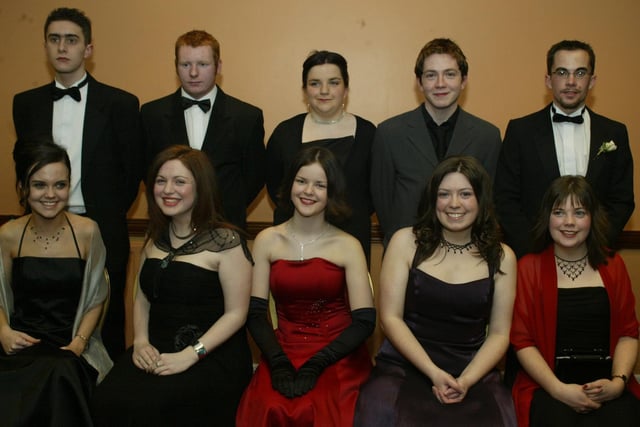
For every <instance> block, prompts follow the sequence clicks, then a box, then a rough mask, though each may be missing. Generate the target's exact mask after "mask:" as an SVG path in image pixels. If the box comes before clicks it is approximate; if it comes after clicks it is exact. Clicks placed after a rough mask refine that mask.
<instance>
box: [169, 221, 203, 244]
mask: <svg viewBox="0 0 640 427" xmlns="http://www.w3.org/2000/svg"><path fill="white" fill-rule="evenodd" d="M169 228H171V232H172V233H173V236H174V237H175V238H177V239H180V240H185V239H188V238H189V237H191V236H193V235H194V234H196V230H197V229H198V228H197V227H194V226H191V230H190V232H189V234H187V235H185V236H179V235H178V233H176V226H175V225H174V224H173V221H171V223H170V224H169Z"/></svg>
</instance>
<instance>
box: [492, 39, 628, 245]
mask: <svg viewBox="0 0 640 427" xmlns="http://www.w3.org/2000/svg"><path fill="white" fill-rule="evenodd" d="M595 62H596V60H595V53H594V52H593V49H592V48H591V46H589V45H588V44H587V43H584V42H581V41H576V40H564V41H561V42H559V43H556V44H555V45H553V46H552V47H551V49H550V50H549V52H548V53H547V75H546V77H545V82H546V86H547V87H548V88H549V89H550V90H551V92H552V95H553V102H552V103H551V104H550V105H547V106H546V107H544V108H543V109H542V110H541V111H538V112H536V113H533V114H531V115H528V116H525V117H522V118H519V119H514V120H511V121H510V122H509V125H508V126H507V130H506V133H505V137H504V141H503V144H502V150H501V153H500V159H499V161H498V168H497V171H496V178H495V188H494V191H495V200H496V208H497V211H498V214H499V216H500V223H501V225H502V228H503V231H504V235H505V241H506V242H507V244H509V246H511V248H512V249H513V250H514V251H515V253H516V255H517V256H518V257H521V256H523V255H524V254H526V253H527V252H529V251H530V250H531V248H530V245H531V241H530V235H531V229H532V228H533V225H534V223H535V220H536V217H537V215H538V210H539V209H540V204H541V202H542V197H543V195H544V192H545V191H546V189H547V188H548V187H549V185H550V184H551V182H552V181H553V180H554V179H555V178H557V177H559V176H561V175H582V176H585V177H586V179H587V181H589V183H590V184H591V186H592V187H593V188H594V190H595V192H596V194H597V195H598V197H599V198H600V201H601V202H602V203H603V205H604V206H605V208H606V210H607V213H608V217H609V221H610V230H609V243H610V245H612V246H614V245H615V242H616V240H617V238H618V236H619V235H620V232H621V231H622V229H623V228H624V226H625V224H626V223H627V221H628V220H629V217H630V216H631V213H632V212H633V209H634V206H635V204H634V198H633V160H632V158H631V151H630V149H629V137H628V134H627V128H626V127H625V125H623V124H622V123H619V122H616V121H613V120H610V119H608V118H606V117H603V116H601V115H599V114H596V113H594V112H593V111H592V110H590V109H589V108H587V107H586V106H585V101H586V98H587V95H588V93H589V90H590V89H591V88H592V87H593V85H594V84H595V82H596V75H595V74H594V72H595Z"/></svg>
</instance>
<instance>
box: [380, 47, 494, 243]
mask: <svg viewBox="0 0 640 427" xmlns="http://www.w3.org/2000/svg"><path fill="white" fill-rule="evenodd" d="M414 71H415V75H416V81H417V83H418V86H419V88H420V90H421V92H422V93H423V95H424V98H425V102H424V103H423V104H421V105H420V106H419V107H418V108H416V109H414V110H411V111H408V112H406V113H403V114H400V115H399V116H395V117H392V118H390V119H388V120H386V121H384V122H382V123H381V124H380V125H379V126H378V129H377V130H376V134H375V137H374V140H373V147H372V152H371V196H372V198H373V203H374V206H375V210H376V213H377V215H378V221H379V222H380V227H381V228H382V232H383V233H384V245H385V247H386V245H387V243H388V242H389V239H391V236H392V235H393V233H395V232H396V231H397V230H398V229H400V228H402V227H408V226H411V225H413V224H414V223H415V221H416V215H417V212H418V203H419V202H420V197H421V196H422V192H423V190H424V188H425V186H426V184H427V181H428V180H429V178H430V177H431V174H432V173H433V170H434V169H435V167H436V165H437V164H438V163H439V162H440V161H441V160H442V159H444V158H445V157H447V156H451V155H455V154H466V155H469V156H473V157H475V158H476V159H478V160H479V161H480V162H481V163H482V165H483V166H484V167H485V169H486V170H487V172H488V173H489V175H491V177H493V175H494V171H495V168H496V163H497V161H498V155H499V152H500V131H499V130H498V128H497V127H495V126H494V125H492V124H491V123H489V122H486V121H484V120H482V119H480V118H478V117H476V116H473V115H471V114H469V113H467V112H466V111H464V110H463V109H462V108H460V106H459V105H458V98H459V97H460V94H461V93H462V91H463V90H464V88H465V86H466V85H467V73H468V71H469V64H468V63H467V59H466V57H465V56H464V53H462V50H461V49H460V47H459V46H458V45H457V44H456V43H454V42H453V41H451V40H449V39H444V38H438V39H434V40H431V41H430V42H429V43H427V44H426V45H425V46H424V47H423V48H422V50H421V51H420V53H419V54H418V58H417V60H416V66H415V69H414Z"/></svg>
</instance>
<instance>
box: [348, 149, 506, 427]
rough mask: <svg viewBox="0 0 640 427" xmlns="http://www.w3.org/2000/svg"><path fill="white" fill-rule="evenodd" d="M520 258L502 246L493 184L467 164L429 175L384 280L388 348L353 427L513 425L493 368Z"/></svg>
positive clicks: (458, 160)
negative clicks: (416, 212) (411, 223)
mask: <svg viewBox="0 0 640 427" xmlns="http://www.w3.org/2000/svg"><path fill="white" fill-rule="evenodd" d="M515 278H516V259H515V256H514V254H513V252H512V251H511V249H510V248H509V247H508V246H506V245H503V244H501V243H500V236H499V233H498V225H497V221H496V218H495V215H494V214H493V207H492V197H491V180H490V178H489V176H488V174H487V173H486V172H485V170H484V168H483V167H482V165H480V163H479V162H478V161H477V160H475V159H474V158H472V157H464V156H455V157H449V158H447V159H445V160H443V161H442V162H441V163H440V164H439V165H438V166H437V167H436V169H435V170H434V173H433V175H432V177H431V180H430V182H429V184H428V186H427V188H426V189H425V192H424V193H423V196H422V200H421V202H420V205H419V215H418V222H417V223H416V225H414V226H413V228H403V229H400V230H398V231H397V232H396V233H395V234H394V235H393V237H392V238H391V241H390V242H389V246H388V247H387V251H386V253H385V256H384V259H383V261H382V270H381V272H380V320H381V322H382V326H383V327H384V331H385V334H386V336H387V338H386V340H385V341H384V343H383V344H382V348H381V349H380V352H379V353H378V356H377V357H376V366H375V367H374V369H373V371H372V372H371V376H370V377H369V380H368V381H367V383H365V384H364V385H363V386H362V390H361V392H360V397H359V399H358V405H357V407H356V416H355V422H354V425H355V426H362V427H375V426H380V427H392V426H403V427H405V426H406V427H411V426H416V427H417V426H424V425H433V426H466V425H474V426H476V425H477V426H515V413H514V411H513V402H512V401H511V396H510V395H509V391H508V390H507V389H506V388H505V387H504V386H503V385H502V383H501V381H500V375H499V373H498V372H497V370H496V369H495V367H496V365H497V363H498V362H499V361H500V359H501V358H502V356H503V355H504V354H505V352H506V350H507V346H508V344H509V328H510V326H511V314H512V310H513V300H514V297H515Z"/></svg>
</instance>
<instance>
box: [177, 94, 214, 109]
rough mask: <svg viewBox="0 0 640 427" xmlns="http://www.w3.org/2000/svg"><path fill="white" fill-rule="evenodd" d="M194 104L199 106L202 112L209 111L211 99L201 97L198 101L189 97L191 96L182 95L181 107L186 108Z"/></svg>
mask: <svg viewBox="0 0 640 427" xmlns="http://www.w3.org/2000/svg"><path fill="white" fill-rule="evenodd" d="M194 105H197V106H198V107H200V109H201V110H202V112H204V113H206V112H207V111H209V110H210V109H211V100H209V99H201V100H200V101H198V100H195V99H191V98H187V97H184V96H183V97H182V108H183V109H185V110H186V109H187V108H191V107H193V106H194Z"/></svg>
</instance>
